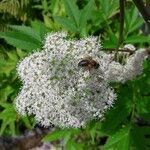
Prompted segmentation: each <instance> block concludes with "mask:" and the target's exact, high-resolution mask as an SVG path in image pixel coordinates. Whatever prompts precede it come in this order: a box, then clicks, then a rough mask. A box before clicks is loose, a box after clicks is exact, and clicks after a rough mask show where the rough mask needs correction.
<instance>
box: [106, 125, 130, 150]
mask: <svg viewBox="0 0 150 150" xmlns="http://www.w3.org/2000/svg"><path fill="white" fill-rule="evenodd" d="M129 144H130V127H124V128H122V129H120V130H119V131H118V132H116V133H114V134H112V135H111V136H110V137H109V138H108V141H107V143H106V144H105V145H104V148H103V149H104V150H119V149H121V150H129V146H130V145H129Z"/></svg>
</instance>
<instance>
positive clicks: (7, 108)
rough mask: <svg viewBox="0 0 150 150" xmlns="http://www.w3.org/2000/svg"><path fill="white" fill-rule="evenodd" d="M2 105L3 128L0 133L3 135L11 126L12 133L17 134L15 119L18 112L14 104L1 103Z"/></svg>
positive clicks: (0, 116) (0, 113)
mask: <svg viewBox="0 0 150 150" xmlns="http://www.w3.org/2000/svg"><path fill="white" fill-rule="evenodd" d="M0 106H1V107H3V108H4V110H3V111H2V112H0V120H1V121H2V123H1V128H0V135H2V134H3V133H4V131H5V129H6V127H7V126H8V127H9V130H10V133H11V134H12V135H15V121H16V116H17V113H16V111H15V109H14V107H13V105H12V104H9V103H0Z"/></svg>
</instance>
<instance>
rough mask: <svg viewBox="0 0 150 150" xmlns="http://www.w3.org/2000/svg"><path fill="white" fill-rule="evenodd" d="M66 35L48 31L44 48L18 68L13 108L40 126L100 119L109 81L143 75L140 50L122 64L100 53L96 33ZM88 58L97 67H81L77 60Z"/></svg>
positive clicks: (110, 98) (107, 103) (110, 96)
mask: <svg viewBox="0 0 150 150" xmlns="http://www.w3.org/2000/svg"><path fill="white" fill-rule="evenodd" d="M66 37H67V34H66V33H64V32H57V33H51V34H48V35H47V36H46V39H45V43H44V47H43V50H41V51H37V52H35V53H33V54H31V55H30V56H28V57H26V58H24V59H23V60H22V61H21V62H20V63H19V65H18V67H17V71H18V74H19V77H20V78H21V80H22V82H23V87H22V89H21V91H20V93H19V94H18V96H17V98H16V100H15V107H16V109H17V111H18V112H19V113H20V114H21V115H25V114H27V115H34V116H35V119H36V120H37V122H39V123H40V124H41V125H43V126H50V125H51V124H54V125H56V126H59V127H81V126H85V124H86V122H88V121H90V120H92V119H94V118H102V116H103V114H104V112H105V111H106V110H107V109H109V108H110V107H111V106H112V105H113V103H114V100H115V99H116V94H115V93H114V90H113V89H112V88H111V87H110V85H109V82H110V81H119V82H125V81H126V80H129V79H132V78H133V77H135V76H136V75H138V74H141V73H142V62H143V60H144V58H145V56H146V52H145V50H143V49H141V50H138V51H136V52H135V53H134V54H133V55H131V56H130V57H129V58H128V59H127V62H126V64H125V65H121V64H120V63H118V62H115V61H114V60H113V57H112V56H113V55H112V54H107V53H104V52H103V51H101V45H100V44H99V41H98V38H97V37H88V38H85V39H81V40H76V41H74V40H68V39H67V38H66ZM87 57H88V58H89V57H90V58H92V60H94V62H96V63H97V64H98V66H97V67H96V68H92V67H91V68H86V67H81V66H80V65H79V63H81V62H82V61H83V59H84V58H87ZM86 61H88V60H86ZM89 61H90V60H89ZM82 63H83V64H82V65H83V66H84V65H86V64H84V63H85V62H82Z"/></svg>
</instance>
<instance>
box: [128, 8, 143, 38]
mask: <svg viewBox="0 0 150 150" xmlns="http://www.w3.org/2000/svg"><path fill="white" fill-rule="evenodd" d="M143 23H144V21H143V19H142V18H141V17H139V14H138V11H137V9H136V8H132V9H130V10H126V15H125V36H128V34H130V33H132V32H133V31H135V30H139V27H140V26H141V25H142V24H143Z"/></svg>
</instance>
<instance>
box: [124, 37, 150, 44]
mask: <svg viewBox="0 0 150 150" xmlns="http://www.w3.org/2000/svg"><path fill="white" fill-rule="evenodd" d="M125 42H126V43H131V44H135V43H146V42H147V43H149V42H150V36H143V35H132V36H130V37H127V39H125Z"/></svg>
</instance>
